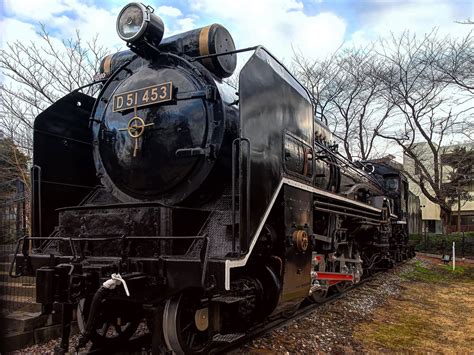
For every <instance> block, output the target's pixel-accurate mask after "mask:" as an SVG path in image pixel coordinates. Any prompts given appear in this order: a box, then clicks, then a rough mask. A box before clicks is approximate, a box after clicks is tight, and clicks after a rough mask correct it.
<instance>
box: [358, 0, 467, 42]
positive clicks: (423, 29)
mask: <svg viewBox="0 0 474 355" xmlns="http://www.w3.org/2000/svg"><path fill="white" fill-rule="evenodd" d="M460 4H462V3H457V2H456V1H446V0H445V1H443V0H438V1H430V0H417V1H411V2H406V3H403V2H397V3H396V4H393V3H392V4H390V5H389V6H383V7H379V8H378V10H376V11H372V12H369V13H368V14H367V15H365V16H363V17H362V21H361V22H362V23H363V25H362V26H361V27H360V28H358V29H357V30H356V31H355V32H354V33H352V35H351V41H350V42H351V43H353V44H356V45H364V44H367V43H368V42H371V41H373V40H377V39H378V38H381V37H386V36H389V35H390V34H391V33H393V34H395V35H397V34H400V33H402V32H403V31H405V30H409V31H410V32H411V33H416V34H417V35H423V34H426V33H430V32H431V31H432V30H433V29H434V28H437V29H438V34H439V35H450V36H453V37H461V36H464V35H465V34H467V33H468V32H469V31H470V30H472V26H466V25H460V24H457V23H455V21H459V20H462V19H463V16H465V17H466V18H467V17H470V16H472V14H465V13H462V12H460V11H459V9H460V8H462V6H459V5H460ZM473 4H474V3H473ZM472 6H474V5H472ZM473 9H474V8H473Z"/></svg>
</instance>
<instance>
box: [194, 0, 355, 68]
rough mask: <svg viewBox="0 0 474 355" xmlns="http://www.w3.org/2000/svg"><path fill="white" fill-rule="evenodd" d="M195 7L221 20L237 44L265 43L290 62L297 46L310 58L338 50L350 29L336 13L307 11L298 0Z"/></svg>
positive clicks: (207, 2) (213, 0)
mask: <svg viewBox="0 0 474 355" xmlns="http://www.w3.org/2000/svg"><path fill="white" fill-rule="evenodd" d="M190 6H191V9H192V10H194V11H200V12H202V13H204V14H206V16H207V17H211V18H216V19H219V22H221V24H223V25H224V26H225V27H227V28H228V29H229V31H230V32H231V34H232V36H233V37H234V40H235V42H236V45H237V47H247V46H252V45H257V44H262V45H264V46H265V47H267V48H268V49H269V50H270V51H271V52H273V53H275V54H276V56H277V57H279V58H281V59H283V60H284V61H285V62H289V61H290V60H291V58H292V56H293V49H294V50H296V51H298V52H301V53H302V54H304V55H306V56H309V57H314V58H318V57H324V56H326V55H327V54H328V53H331V52H332V51H334V50H335V49H337V48H338V47H339V46H340V45H341V43H342V41H343V38H344V35H345V31H346V23H345V21H344V20H343V19H342V18H340V17H338V16H336V15H335V14H333V13H330V12H326V13H320V14H317V15H313V16H310V15H307V14H305V13H304V11H303V9H304V5H303V2H301V1H297V0H259V1H255V0H241V1H226V2H225V3H224V2H223V1H221V0H197V1H193V2H192V3H191V4H190Z"/></svg>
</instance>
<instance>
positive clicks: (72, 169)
mask: <svg viewBox="0 0 474 355" xmlns="http://www.w3.org/2000/svg"><path fill="white" fill-rule="evenodd" d="M93 104H94V99H93V98H92V97H90V96H88V95H85V94H82V93H79V92H73V93H71V94H69V95H66V96H65V97H63V98H62V99H60V100H58V101H57V102H56V103H54V104H53V105H51V106H50V107H49V108H47V109H46V110H45V111H43V112H42V113H41V114H40V115H38V117H36V119H35V123H34V133H33V165H34V166H38V167H39V168H40V169H41V180H39V179H38V178H39V175H37V174H33V176H32V178H33V180H32V186H34V190H35V195H34V196H33V200H34V201H33V211H32V233H33V235H35V236H43V235H49V234H51V232H52V231H53V229H54V227H55V226H56V225H57V223H58V214H57V212H55V209H57V208H59V207H64V206H70V205H76V204H78V203H79V202H80V201H81V200H82V199H83V198H84V197H85V196H86V195H87V194H88V193H89V192H90V191H91V190H92V189H93V188H94V187H95V186H96V185H97V184H98V180H97V178H96V175H95V169H94V163H93V158H92V135H91V131H90V129H89V125H88V123H89V117H90V113H91V110H92V105H93ZM40 218H41V221H40Z"/></svg>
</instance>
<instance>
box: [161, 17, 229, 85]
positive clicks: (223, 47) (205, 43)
mask: <svg viewBox="0 0 474 355" xmlns="http://www.w3.org/2000/svg"><path fill="white" fill-rule="evenodd" d="M158 49H159V50H161V51H163V52H172V53H177V54H181V55H182V54H185V55H187V56H189V57H199V59H198V60H199V61H200V62H201V63H202V64H203V65H204V66H205V67H206V68H207V69H208V70H210V71H211V72H212V73H214V74H215V75H216V76H218V77H219V78H227V77H229V76H231V75H232V74H233V73H234V70H235V67H236V66H237V56H236V55H235V54H229V55H224V56H221V54H223V53H227V52H233V51H234V50H235V45H234V40H233V39H232V36H231V35H230V33H229V31H227V29H226V28H225V27H223V26H221V25H219V24H212V25H210V26H206V27H202V28H198V29H195V30H191V31H188V32H184V33H180V34H177V35H174V36H171V37H168V38H165V39H164V40H163V41H162V42H161V45H160V46H159V47H158ZM208 55H212V57H209V56H208Z"/></svg>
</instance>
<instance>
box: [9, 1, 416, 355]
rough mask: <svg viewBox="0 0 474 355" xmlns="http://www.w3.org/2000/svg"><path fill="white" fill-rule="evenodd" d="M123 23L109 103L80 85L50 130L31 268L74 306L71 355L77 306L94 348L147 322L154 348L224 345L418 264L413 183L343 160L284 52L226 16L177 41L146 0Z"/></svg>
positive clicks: (39, 132) (41, 121)
mask: <svg viewBox="0 0 474 355" xmlns="http://www.w3.org/2000/svg"><path fill="white" fill-rule="evenodd" d="M117 32H118V34H119V36H120V37H121V38H122V39H123V40H124V41H125V42H126V43H127V45H128V47H129V50H127V51H123V52H118V53H116V54H113V55H110V56H107V57H106V58H104V59H103V61H102V63H101V66H100V75H99V76H98V78H97V81H96V82H94V83H93V84H94V85H100V87H101V89H100V92H99V93H98V95H96V96H97V97H93V96H89V95H86V94H84V93H82V92H81V90H76V91H74V92H72V93H70V94H69V95H67V96H65V97H64V98H62V99H60V100H59V101H57V102H56V103H54V104H53V105H52V106H51V107H49V108H48V109H46V110H45V111H44V112H42V113H41V114H40V115H39V116H38V117H37V118H36V120H35V123H34V156H33V164H34V166H33V168H32V235H31V236H26V237H24V238H22V239H21V240H20V241H19V243H18V248H20V246H21V245H22V249H21V250H20V249H18V252H17V254H16V258H15V260H14V263H15V265H16V275H36V277H37V292H36V295H37V302H39V303H41V304H42V305H43V311H44V312H45V313H48V312H51V311H52V310H53V308H54V305H55V304H61V305H62V317H63V319H62V321H63V334H62V343H61V348H59V349H58V351H59V352H61V351H63V352H64V351H67V348H68V338H69V329H70V324H71V321H72V319H73V314H74V313H76V316H77V321H78V324H79V328H80V329H81V332H82V336H81V339H80V341H79V344H78V347H79V348H80V347H83V346H85V345H86V343H87V342H88V341H92V343H93V344H94V346H96V347H107V348H110V349H111V348H112V347H114V346H118V345H120V344H123V343H124V342H126V341H128V339H129V338H130V337H131V336H132V335H133V334H134V332H135V330H136V329H137V326H138V325H139V323H140V322H142V321H143V320H144V319H146V322H147V326H148V328H149V330H150V332H151V334H152V349H153V352H155V353H165V352H169V351H171V352H174V353H177V354H181V353H202V352H208V351H209V350H210V349H212V348H213V347H215V346H216V345H221V344H225V343H231V342H234V341H236V340H237V339H239V338H241V337H243V336H245V334H246V331H247V330H248V329H249V327H251V326H253V325H255V324H259V323H260V322H264V321H265V320H267V319H270V318H273V317H277V316H279V315H281V314H289V313H291V312H293V311H295V310H296V309H297V308H298V307H300V305H301V304H302V303H303V302H308V300H310V301H311V302H322V301H324V299H325V297H326V296H327V294H328V292H343V291H344V289H346V288H347V287H348V286H349V285H351V284H354V283H357V282H359V281H360V280H361V278H362V277H364V276H365V275H370V274H372V273H373V272H375V271H377V270H383V269H387V268H390V267H392V266H393V265H394V264H395V263H396V262H399V261H402V260H404V259H407V258H409V257H411V256H412V250H411V249H410V248H409V247H408V229H407V203H408V183H407V180H406V178H405V177H404V176H403V175H402V174H401V173H400V172H399V171H397V170H396V169H394V168H392V167H390V166H389V165H386V164H376V163H371V162H357V163H352V162H350V161H348V160H346V159H345V158H344V157H343V156H342V155H341V154H339V153H338V151H337V144H335V143H334V139H333V137H332V134H331V132H330V130H329V129H328V128H327V126H326V124H325V123H324V122H322V121H321V120H319V119H317V118H316V117H315V115H314V110H313V106H312V104H311V100H310V96H309V94H308V92H307V90H306V89H305V88H304V87H303V86H302V85H301V84H300V83H299V82H298V80H297V79H296V78H295V77H294V76H293V75H292V74H291V72H290V71H288V70H287V69H286V68H285V66H284V65H282V64H281V63H280V62H279V61H278V60H277V59H276V58H275V57H274V56H273V55H272V54H271V53H270V52H269V51H268V50H267V49H265V48H264V47H261V46H257V47H252V48H247V49H241V50H236V48H235V45H234V42H233V39H232V37H231V35H230V33H229V32H228V31H227V30H226V29H225V28H224V27H222V26H220V25H217V24H213V25H211V26H207V27H204V28H200V29H196V30H192V31H188V32H185V33H181V34H177V35H174V36H172V37H168V38H165V39H163V34H164V25H163V22H162V20H161V19H160V18H159V17H158V16H157V15H156V14H155V13H154V12H153V10H152V8H150V7H147V6H144V5H142V4H139V3H131V4H128V5H127V6H125V7H124V8H123V9H122V11H121V12H120V14H119V16H118V19H117ZM243 51H251V52H252V55H251V57H250V59H249V60H248V61H247V62H246V63H245V65H244V66H243V67H242V69H241V71H240V74H239V86H238V90H237V92H236V89H234V88H233V87H232V86H230V85H228V84H227V83H226V81H225V78H227V77H229V76H231V75H232V74H233V72H234V71H235V69H236V65H237V54H238V53H240V52H243ZM91 85H92V84H91ZM81 89H82V88H81ZM30 244H33V248H32V249H31V248H29V247H28V246H29V245H30ZM12 276H15V275H13V273H12Z"/></svg>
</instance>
